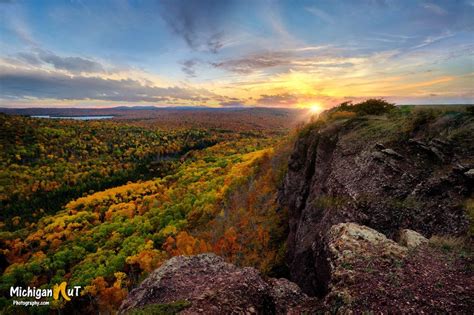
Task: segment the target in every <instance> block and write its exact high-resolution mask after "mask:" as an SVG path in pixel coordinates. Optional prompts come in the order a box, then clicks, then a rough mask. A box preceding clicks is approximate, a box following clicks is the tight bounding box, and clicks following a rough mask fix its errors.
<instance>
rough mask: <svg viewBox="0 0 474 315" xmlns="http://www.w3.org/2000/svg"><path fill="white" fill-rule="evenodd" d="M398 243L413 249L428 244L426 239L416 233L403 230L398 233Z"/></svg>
mask: <svg viewBox="0 0 474 315" xmlns="http://www.w3.org/2000/svg"><path fill="white" fill-rule="evenodd" d="M398 242H399V243H400V244H401V245H403V246H406V247H408V248H410V249H413V248H416V247H418V246H420V245H422V244H425V243H428V239H427V238H426V237H424V236H423V235H421V234H420V233H418V232H415V231H413V230H409V229H403V230H401V231H400V235H399V241H398Z"/></svg>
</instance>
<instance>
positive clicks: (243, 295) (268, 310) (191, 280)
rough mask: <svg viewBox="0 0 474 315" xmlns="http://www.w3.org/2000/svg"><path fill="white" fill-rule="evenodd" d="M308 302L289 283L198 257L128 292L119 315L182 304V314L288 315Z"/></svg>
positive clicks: (181, 260)
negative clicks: (148, 308)
mask: <svg viewBox="0 0 474 315" xmlns="http://www.w3.org/2000/svg"><path fill="white" fill-rule="evenodd" d="M309 300H310V299H309V298H308V297H307V296H306V295H305V294H304V293H302V292H301V290H300V288H299V287H298V286H297V285H296V284H294V283H292V282H290V281H288V280H285V279H271V278H270V279H268V280H264V279H263V278H262V277H261V275H260V273H259V272H258V271H257V270H256V269H254V268H239V267H236V266H234V265H232V264H229V263H226V262H225V261H224V260H223V259H222V258H220V257H218V256H216V255H214V254H201V255H196V256H177V257H173V258H171V259H170V260H168V261H167V262H166V263H164V264H163V265H162V266H161V267H160V268H158V269H156V270H155V271H153V272H152V273H151V274H150V275H149V276H148V278H146V279H145V280H144V281H143V282H142V283H141V284H140V286H138V287H137V288H135V289H134V290H132V291H131V292H130V294H129V295H128V296H127V298H126V299H125V300H124V301H123V303H122V305H121V307H120V310H119V313H120V314H126V313H127V312H128V311H130V310H136V309H141V308H143V307H145V306H149V305H151V304H170V305H172V304H173V303H176V302H183V301H184V302H187V305H188V306H187V307H186V308H185V309H184V310H182V311H181V314H230V313H239V314H287V313H291V309H292V308H293V307H296V306H298V305H299V304H301V303H306V302H307V301H309Z"/></svg>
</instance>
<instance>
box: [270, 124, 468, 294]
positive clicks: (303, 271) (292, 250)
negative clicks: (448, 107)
mask: <svg viewBox="0 0 474 315" xmlns="http://www.w3.org/2000/svg"><path fill="white" fill-rule="evenodd" d="M410 128H411V127H410ZM410 128H407V127H406V126H405V125H403V124H402V123H400V125H397V121H390V120H383V119H370V118H361V119H356V120H352V121H338V122H332V123H330V124H322V125H320V126H315V127H313V128H308V129H306V130H305V132H302V133H301V134H300V136H299V138H298V139H297V141H296V143H295V146H294V151H293V153H292V155H291V157H290V160H289V165H288V173H287V175H286V178H285V180H284V184H283V187H282V189H281V191H280V193H279V202H280V204H281V206H282V207H283V208H286V209H288V212H289V236H288V243H287V245H288V253H287V261H288V265H289V270H290V273H291V280H292V281H294V282H296V283H297V284H298V285H299V286H300V287H301V288H302V289H303V291H304V292H306V293H307V294H309V295H317V296H323V295H325V294H326V293H327V291H328V287H327V284H328V282H329V280H330V266H329V265H328V262H327V252H326V250H325V247H324V242H323V241H322V240H324V239H325V236H326V234H327V232H328V231H329V229H330V228H331V226H333V225H335V224H338V223H341V222H355V223H358V224H361V225H365V226H368V227H370V228H374V229H376V230H377V231H380V232H381V233H383V234H385V235H387V236H388V237H389V238H395V237H396V236H397V234H398V232H399V230H400V229H412V230H415V231H419V232H420V233H422V234H423V235H426V236H427V237H430V236H431V235H433V234H450V235H462V234H464V233H465V232H466V231H467V230H468V227H469V220H468V218H467V216H466V214H465V209H464V202H465V200H466V198H467V197H468V196H470V195H471V194H472V187H474V185H473V181H472V177H471V176H470V173H469V172H470V170H471V169H472V168H473V166H474V159H473V156H474V154H473V153H474V143H473V140H472V137H469V136H468V134H469V132H471V133H472V132H474V123H473V119H472V116H469V117H468V116H459V115H458V116H452V117H451V116H449V115H446V116H441V117H440V118H437V119H434V120H433V121H431V122H424V123H419V125H416V126H415V127H413V128H412V129H410ZM405 129H406V130H409V131H404V130H405ZM462 132H464V133H462Z"/></svg>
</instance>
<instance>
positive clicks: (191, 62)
mask: <svg viewBox="0 0 474 315" xmlns="http://www.w3.org/2000/svg"><path fill="white" fill-rule="evenodd" d="M197 63H198V61H197V60H196V59H188V60H185V61H183V62H182V63H181V65H182V66H181V70H183V72H184V73H186V75H187V76H188V77H192V78H194V77H196V70H195V69H194V67H195V66H196V65H197Z"/></svg>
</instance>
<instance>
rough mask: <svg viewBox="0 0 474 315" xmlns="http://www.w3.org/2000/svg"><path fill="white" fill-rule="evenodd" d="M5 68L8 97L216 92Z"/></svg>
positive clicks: (174, 96)
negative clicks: (6, 69) (7, 69)
mask: <svg viewBox="0 0 474 315" xmlns="http://www.w3.org/2000/svg"><path fill="white" fill-rule="evenodd" d="M0 70H2V71H0V72H1V74H0V91H1V95H2V96H3V98H4V99H26V98H38V99H42V98H43V99H45V98H47V99H61V100H87V99H90V100H106V101H123V102H163V101H173V100H178V101H179V100H185V101H202V100H203V99H208V98H207V97H208V96H213V95H215V94H213V93H211V92H209V91H207V90H204V89H195V88H183V87H178V86H173V87H155V86H149V85H143V84H142V83H140V82H139V81H136V80H132V79H122V80H112V79H103V78H99V77H84V76H69V75H65V74H62V73H50V72H46V71H23V72H19V71H4V69H0Z"/></svg>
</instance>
